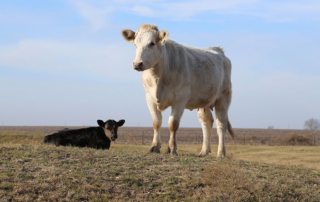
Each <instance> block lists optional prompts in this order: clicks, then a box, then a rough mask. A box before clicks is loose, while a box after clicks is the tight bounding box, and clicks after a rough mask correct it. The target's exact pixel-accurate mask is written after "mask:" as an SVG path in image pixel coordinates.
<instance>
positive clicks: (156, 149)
mask: <svg viewBox="0 0 320 202" xmlns="http://www.w3.org/2000/svg"><path fill="white" fill-rule="evenodd" d="M149 152H150V153H160V148H159V147H157V146H153V147H151V148H150V150H149Z"/></svg>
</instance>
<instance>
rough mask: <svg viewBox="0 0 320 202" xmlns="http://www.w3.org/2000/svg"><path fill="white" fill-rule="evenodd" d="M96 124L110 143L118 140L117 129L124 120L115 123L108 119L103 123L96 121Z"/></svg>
mask: <svg viewBox="0 0 320 202" xmlns="http://www.w3.org/2000/svg"><path fill="white" fill-rule="evenodd" d="M97 122H98V125H99V126H100V127H101V128H103V129H104V131H105V133H106V136H107V137H108V138H109V139H111V140H112V141H115V140H116V139H117V138H118V127H121V126H122V125H123V124H124V122H125V120H123V119H121V120H119V121H118V122H117V121H115V120H111V119H110V120H108V121H106V122H103V121H102V120H97ZM109 136H110V137H109Z"/></svg>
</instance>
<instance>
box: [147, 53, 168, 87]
mask: <svg viewBox="0 0 320 202" xmlns="http://www.w3.org/2000/svg"><path fill="white" fill-rule="evenodd" d="M164 58H165V57H163V58H161V59H159V62H158V63H157V64H156V65H154V66H153V67H151V68H150V69H149V70H150V73H151V76H152V77H153V78H154V80H155V81H156V84H158V83H159V82H160V80H161V78H163V76H164V74H165V73H166V69H167V64H166V63H165V59H164Z"/></svg>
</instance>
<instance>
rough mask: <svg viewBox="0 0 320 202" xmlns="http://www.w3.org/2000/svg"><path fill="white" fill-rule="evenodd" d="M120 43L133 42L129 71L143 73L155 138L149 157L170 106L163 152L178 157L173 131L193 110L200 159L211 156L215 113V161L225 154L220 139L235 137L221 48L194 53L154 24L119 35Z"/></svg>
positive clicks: (227, 71)
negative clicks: (199, 130)
mask: <svg viewBox="0 0 320 202" xmlns="http://www.w3.org/2000/svg"><path fill="white" fill-rule="evenodd" d="M121 34H122V36H123V37H124V39H125V40H126V41H128V42H130V43H134V45H135V47H136V58H135V60H134V62H133V68H134V69H135V70H137V71H143V74H142V81H143V86H144V88H145V91H146V99H147V104H148V107H149V110H150V113H151V116H152V120H153V129H154V137H153V141H152V145H151V146H152V147H151V149H150V152H160V148H161V141H160V134H159V129H160V127H161V124H162V115H161V111H163V110H165V109H166V108H167V107H169V106H171V108H172V110H171V115H170V117H169V129H170V139H169V146H168V150H167V153H170V154H176V151H177V134H176V132H177V130H178V128H179V123H180V119H181V116H182V114H183V111H184V109H189V110H193V109H197V111H198V118H199V120H200V123H201V125H202V131H203V145H202V150H201V152H200V155H207V154H208V153H209V152H211V148H210V142H211V131H212V125H213V117H212V113H211V111H210V109H211V110H213V107H214V108H215V113H216V125H217V131H218V136H219V146H218V153H217V155H218V157H224V156H225V155H226V149H225V144H224V136H225V133H226V130H227V129H228V131H229V133H230V134H231V136H232V138H233V137H234V133H233V130H232V127H231V124H230V122H229V119H228V109H229V105H230V102H231V94H232V90H231V62H230V60H229V59H228V58H227V57H226V56H225V55H224V52H223V49H222V48H220V47H209V48H194V47H190V46H186V45H182V44H179V43H176V42H175V41H173V40H170V39H168V35H169V33H168V32H167V31H166V30H162V31H160V32H159V30H158V27H157V26H156V25H152V24H143V25H141V26H140V27H139V29H138V31H137V32H134V31H132V30H129V29H125V30H122V31H121Z"/></svg>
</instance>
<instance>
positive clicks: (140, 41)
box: [121, 24, 169, 71]
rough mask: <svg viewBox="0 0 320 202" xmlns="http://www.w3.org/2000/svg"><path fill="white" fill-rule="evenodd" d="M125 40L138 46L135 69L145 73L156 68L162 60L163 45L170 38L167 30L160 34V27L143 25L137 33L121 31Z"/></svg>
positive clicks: (127, 30)
mask: <svg viewBox="0 0 320 202" xmlns="http://www.w3.org/2000/svg"><path fill="white" fill-rule="evenodd" d="M121 34H122V36H123V38H124V39H125V40H126V41H128V42H130V43H133V44H134V45H135V46H136V58H135V60H134V61H133V69H135V70H137V71H144V70H147V69H149V68H152V67H154V66H155V65H156V64H157V63H158V62H159V59H160V58H161V55H162V49H163V44H164V42H165V40H166V39H167V38H168V35H169V33H168V32H167V31H166V30H162V31H160V32H159V30H158V27H157V26H156V25H152V24H150V25H149V24H143V25H141V26H140V27H139V29H138V31H137V32H134V31H132V30H130V29H124V30H122V31H121Z"/></svg>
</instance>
